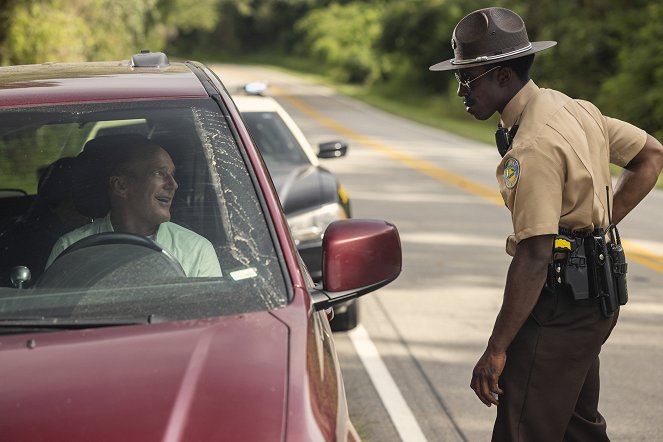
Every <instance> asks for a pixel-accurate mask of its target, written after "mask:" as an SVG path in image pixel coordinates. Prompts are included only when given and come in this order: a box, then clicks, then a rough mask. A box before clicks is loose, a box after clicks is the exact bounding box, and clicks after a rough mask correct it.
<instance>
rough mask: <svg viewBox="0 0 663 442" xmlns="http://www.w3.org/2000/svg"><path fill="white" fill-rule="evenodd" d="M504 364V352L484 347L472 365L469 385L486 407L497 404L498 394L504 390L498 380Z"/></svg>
mask: <svg viewBox="0 0 663 442" xmlns="http://www.w3.org/2000/svg"><path fill="white" fill-rule="evenodd" d="M505 364H506V352H492V351H490V350H489V349H486V351H485V352H484V353H483V355H482V356H481V359H479V362H477V365H476V366H475V367H474V371H473V372H472V382H471V383H470V387H471V388H472V390H474V393H475V394H476V395H477V397H478V398H479V399H480V400H481V402H483V403H484V404H486V406H487V407H490V406H491V405H499V400H498V395H500V394H502V393H504V391H503V390H502V389H501V388H500V387H499V385H498V381H499V378H500V375H501V374H502V371H503V370H504V365H505Z"/></svg>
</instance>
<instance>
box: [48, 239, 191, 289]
mask: <svg viewBox="0 0 663 442" xmlns="http://www.w3.org/2000/svg"><path fill="white" fill-rule="evenodd" d="M113 246H117V247H113ZM173 277H174V278H179V277H186V274H185V272H184V269H183V268H182V265H181V264H180V263H179V262H178V261H177V259H175V258H174V257H173V256H172V255H171V254H170V253H168V251H166V250H164V249H163V248H161V247H160V246H159V245H158V244H157V243H155V242H154V241H152V240H151V239H149V238H147V237H144V236H140V235H134V234H130V233H117V232H108V233H99V234H96V235H92V236H88V237H86V238H83V239H81V240H80V241H77V242H75V243H74V244H72V245H71V246H70V247H68V248H67V249H65V251H64V252H62V253H61V254H60V255H59V256H58V257H57V258H56V259H55V260H54V261H53V263H52V264H51V265H50V266H49V267H48V268H47V269H46V271H45V272H44V273H43V274H42V276H41V278H40V279H39V281H37V283H36V284H35V286H36V287H51V288H58V287H70V288H71V287H88V288H89V287H93V286H104V287H113V286H115V287H117V286H124V285H132V284H139V285H140V284H152V283H159V282H160V281H165V280H168V279H169V278H173Z"/></svg>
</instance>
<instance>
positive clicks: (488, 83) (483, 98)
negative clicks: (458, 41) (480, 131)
mask: <svg viewBox="0 0 663 442" xmlns="http://www.w3.org/2000/svg"><path fill="white" fill-rule="evenodd" d="M499 69H500V67H499V66H493V67H490V66H489V67H485V66H477V67H473V68H467V69H461V70H458V71H457V72H456V78H457V79H458V83H459V84H458V96H459V97H462V98H463V103H464V104H465V110H466V111H467V112H468V113H470V114H471V115H472V116H473V117H474V118H476V119H477V120H487V119H488V118H490V117H491V116H492V115H493V114H494V113H495V112H497V111H501V110H502V109H501V108H500V106H499V105H498V102H499V99H500V96H499V94H500V92H501V91H500V88H499V87H498V85H497V74H498V72H499Z"/></svg>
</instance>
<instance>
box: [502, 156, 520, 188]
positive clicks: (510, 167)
mask: <svg viewBox="0 0 663 442" xmlns="http://www.w3.org/2000/svg"><path fill="white" fill-rule="evenodd" d="M519 176H520V163H519V162H518V160H517V159H515V158H509V159H508V160H506V163H504V185H505V186H506V188H507V189H509V190H511V189H513V188H514V187H516V184H518V177H519Z"/></svg>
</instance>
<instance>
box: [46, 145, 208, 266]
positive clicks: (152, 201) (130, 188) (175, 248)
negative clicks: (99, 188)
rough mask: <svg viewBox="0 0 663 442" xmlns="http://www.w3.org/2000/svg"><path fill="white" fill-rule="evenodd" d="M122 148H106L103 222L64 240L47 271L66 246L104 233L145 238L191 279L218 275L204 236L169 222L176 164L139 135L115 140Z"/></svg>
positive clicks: (50, 260) (91, 224)
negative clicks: (106, 201) (107, 205)
mask: <svg viewBox="0 0 663 442" xmlns="http://www.w3.org/2000/svg"><path fill="white" fill-rule="evenodd" d="M117 140H121V144H119V145H116V146H113V147H112V149H110V148H108V146H104V148H105V149H104V150H105V151H104V152H99V153H98V155H97V156H98V158H100V159H103V161H104V162H105V169H106V171H107V175H106V178H107V182H106V184H107V193H108V198H109V201H110V211H109V212H108V214H107V215H106V216H105V217H103V218H97V219H95V220H94V221H93V222H92V223H90V224H88V225H85V226H83V227H81V228H78V229H76V230H74V231H72V232H70V233H68V234H66V235H64V236H62V237H61V238H60V239H59V240H58V241H57V242H56V243H55V246H53V250H52V252H51V255H50V257H49V259H48V262H47V264H46V265H47V267H48V266H49V265H50V264H51V263H52V262H53V261H54V260H55V259H56V258H57V257H58V256H59V255H60V254H61V253H62V252H63V251H64V250H65V249H66V248H67V247H69V246H70V245H72V244H74V243H75V242H77V241H79V240H81V239H83V238H85V237H88V236H90V235H94V234H97V233H105V232H124V233H132V234H135V235H142V236H146V237H148V238H150V239H152V240H153V241H155V242H156V243H157V244H158V245H159V246H161V247H162V248H163V249H164V250H166V251H168V252H169V253H170V254H171V255H172V256H173V257H174V258H175V259H177V261H178V262H179V263H180V264H181V265H182V268H183V269H184V273H185V274H186V275H187V276H189V277H195V276H221V268H220V265H219V260H218V258H217V256H216V253H215V251H214V247H213V246H212V244H211V243H210V242H209V241H208V240H207V239H205V238H203V237H202V236H200V235H198V234H197V233H194V232H192V231H190V230H188V229H186V228H184V227H182V226H179V225H177V224H175V223H172V222H170V206H171V204H172V202H173V197H174V195H175V191H176V190H177V182H176V181H175V177H174V173H175V165H174V164H173V161H172V159H171V157H170V155H169V154H168V153H167V152H166V151H165V150H164V149H163V148H162V147H161V146H159V145H157V144H155V143H153V142H152V141H150V140H148V139H147V138H144V137H141V136H125V137H119V138H117Z"/></svg>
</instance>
